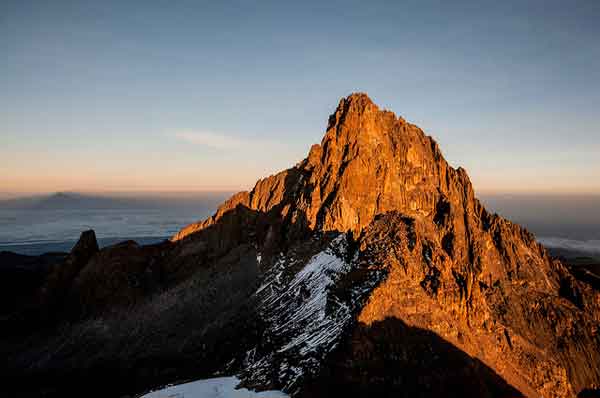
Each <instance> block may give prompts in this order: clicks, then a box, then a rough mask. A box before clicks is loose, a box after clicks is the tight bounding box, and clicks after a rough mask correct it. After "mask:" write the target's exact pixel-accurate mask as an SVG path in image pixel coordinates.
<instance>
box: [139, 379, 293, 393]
mask: <svg viewBox="0 0 600 398" xmlns="http://www.w3.org/2000/svg"><path fill="white" fill-rule="evenodd" d="M239 383H240V380H239V379H238V378H237V377H235V376H232V377H218V378H214V379H204V380H197V381H192V382H190V383H185V384H179V385H175V386H170V387H166V388H163V389H161V390H156V391H153V392H151V393H148V394H146V395H144V396H142V397H141V398H289V396H288V395H286V394H284V393H283V392H281V391H261V392H254V391H250V390H247V389H245V388H240V389H236V387H237V386H238V384H239Z"/></svg>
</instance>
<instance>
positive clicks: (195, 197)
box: [0, 192, 227, 210]
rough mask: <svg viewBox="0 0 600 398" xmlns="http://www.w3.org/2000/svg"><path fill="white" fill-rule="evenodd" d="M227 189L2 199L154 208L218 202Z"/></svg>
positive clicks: (4, 204)
mask: <svg viewBox="0 0 600 398" xmlns="http://www.w3.org/2000/svg"><path fill="white" fill-rule="evenodd" d="M226 195H227V194H226V193H223V192H204V193H202V192H201V193H197V194H188V195H182V196H181V197H178V196H176V195H172V196H169V197H162V196H159V195H152V194H139V195H137V196H134V195H131V196H123V197H116V196H109V195H106V196H105V195H92V194H83V193H78V192H56V193H53V194H51V195H39V196H28V197H21V198H16V199H8V200H2V201H0V209H20V210H77V209H81V210H91V209H154V208H164V207H165V206H169V205H172V206H178V207H182V206H183V207H194V206H198V204H199V203H202V204H203V205H206V206H210V207H213V206H216V205H217V204H218V203H220V202H221V201H222V200H223V198H224V197H226Z"/></svg>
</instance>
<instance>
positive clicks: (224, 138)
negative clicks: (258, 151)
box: [175, 130, 279, 150]
mask: <svg viewBox="0 0 600 398" xmlns="http://www.w3.org/2000/svg"><path fill="white" fill-rule="evenodd" d="M175 137H176V138H178V139H180V140H183V141H186V142H188V143H190V144H195V145H202V146H205V147H209V148H213V149H220V150H235V149H248V148H257V147H260V148H265V147H269V148H272V147H276V146H279V144H278V143H276V142H274V141H269V140H261V139H248V138H242V137H237V136H234V135H229V134H224V133H216V132H213V131H205V130H184V131H178V132H176V133H175Z"/></svg>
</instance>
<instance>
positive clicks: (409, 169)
mask: <svg viewBox="0 0 600 398" xmlns="http://www.w3.org/2000/svg"><path fill="white" fill-rule="evenodd" d="M90 239H91V236H90V234H89V233H88V234H87V235H85V236H83V237H82V242H81V244H79V245H78V246H77V247H79V249H77V247H76V249H77V250H74V251H73V253H71V255H70V256H69V257H68V258H67V260H66V261H65V263H64V264H63V265H62V268H61V266H58V267H56V268H55V269H54V270H53V271H52V272H50V275H49V277H48V278H47V281H46V283H45V284H43V286H42V288H41V289H40V292H38V293H36V296H35V297H36V298H37V300H38V302H39V305H38V306H37V307H36V309H32V310H31V311H30V313H31V314H32V315H30V316H29V318H28V319H27V321H26V322H25V321H23V322H22V321H21V318H22V317H18V319H19V322H15V325H16V326H14V329H15V330H13V331H12V332H13V333H11V334H10V338H8V337H7V338H6V339H4V341H3V342H2V343H1V344H0V355H1V356H2V357H3V358H5V360H4V362H3V363H2V365H3V366H2V367H1V369H0V370H1V371H3V373H4V374H6V375H9V376H11V380H12V384H11V383H8V387H6V386H5V387H0V388H6V389H7V390H10V391H11V393H12V394H13V395H15V391H16V392H18V393H19V394H21V395H23V396H36V393H39V391H43V393H44V394H45V395H46V396H60V395H61V394H69V393H72V392H73V391H76V388H77V386H79V385H85V384H88V383H98V381H99V380H106V379H107V378H110V379H111V380H113V382H112V383H110V385H107V384H106V383H104V384H103V383H99V384H100V385H99V387H98V389H96V390H95V391H93V392H91V394H92V395H90V396H93V395H94V394H96V395H97V396H105V395H106V394H109V393H110V394H111V395H113V396H119V395H120V394H126V393H137V392H142V391H144V390H147V389H149V388H153V387H156V386H158V385H161V384H164V383H170V382H175V381H181V380H187V379H192V378H204V377H209V376H210V375H214V374H236V375H238V376H239V377H240V378H241V380H242V382H243V384H244V385H245V386H248V387H251V388H255V389H274V388H275V389H283V390H284V391H286V392H288V393H290V394H291V395H293V396H298V397H300V396H301V397H304V396H306V397H313V396H331V395H332V394H333V393H334V392H335V393H340V392H344V393H345V395H346V396H372V395H373V394H377V395H378V396H411V397H414V396H417V397H430V396H457V397H458V396H461V397H464V396H481V397H517V396H529V397H545V398H546V397H548V398H550V397H574V396H576V395H577V394H578V393H579V392H580V391H584V390H585V391H586V393H592V394H593V393H594V391H595V390H597V389H598V388H599V387H600V366H599V365H598V364H600V337H599V335H598V324H599V323H600V294H599V293H598V291H596V290H594V289H593V288H592V287H591V286H589V285H587V284H585V283H582V282H580V281H578V280H576V279H575V278H574V277H573V276H572V275H571V274H570V273H569V271H568V270H567V268H565V266H564V265H563V264H562V263H560V262H559V261H556V260H553V259H552V258H551V257H550V256H549V255H548V254H547V253H546V250H545V249H544V248H543V247H542V246H540V245H539V244H538V243H537V242H536V241H535V239H534V237H533V236H532V235H531V234H530V233H528V232H527V231H526V230H524V229H522V228H521V227H519V226H518V225H515V224H512V223H511V222H509V221H507V220H505V219H503V218H501V217H499V216H497V215H495V214H490V213H488V212H487V211H486V210H485V208H484V207H483V206H482V205H481V204H480V202H479V201H478V200H477V199H476V198H475V194H474V191H473V188H472V186H471V183H470V181H469V178H468V176H467V174H466V172H465V171H464V170H463V169H461V168H458V169H454V168H452V167H451V166H449V165H448V163H447V162H446V161H445V160H444V158H443V156H442V154H441V152H440V150H439V148H438V146H437V144H436V143H435V141H434V140H433V139H432V138H431V137H429V136H426V135H425V134H424V133H423V132H422V131H421V130H420V129H419V128H418V127H416V126H414V125H412V124H410V123H408V122H406V121H405V120H404V119H402V118H400V117H397V116H396V115H395V114H394V113H392V112H389V111H382V110H380V109H378V107H377V106H376V105H375V104H374V103H373V102H372V101H371V100H370V99H369V98H368V97H367V96H366V95H365V94H353V95H351V96H349V97H347V98H344V99H342V100H341V101H340V103H339V106H338V108H337V110H336V111H335V113H334V114H333V115H331V117H330V119H329V122H328V126H327V131H326V134H325V136H324V138H323V140H322V142H321V144H319V145H314V146H313V147H312V148H311V149H310V152H309V154H308V156H307V158H306V159H304V160H303V161H301V162H300V163H298V164H297V165H296V166H294V167H292V168H290V169H288V170H285V171H283V172H281V173H278V174H276V175H273V176H270V177H268V178H265V179H263V180H260V181H259V182H257V184H256V186H255V187H254V189H253V190H252V191H250V192H241V193H238V194H236V195H234V196H233V197H231V198H230V199H229V200H228V201H226V202H225V203H224V204H223V205H221V207H220V208H219V209H218V210H217V212H216V213H215V215H213V216H212V217H211V218H209V219H207V220H204V221H202V222H199V223H195V224H190V225H189V226H187V227H185V228H184V229H182V230H181V231H180V232H179V233H177V234H176V235H175V236H173V238H172V239H171V240H170V241H169V242H164V243H162V244H160V245H153V246H139V245H137V244H136V243H135V242H124V243H122V244H119V245H115V246H112V247H109V248H106V249H102V250H100V251H98V250H97V247H95V246H94V242H90ZM94 241H95V238H94ZM82 248H87V249H86V250H83V249H82ZM32 322H33V323H32ZM36 322H37V323H36ZM32 324H33V325H37V326H39V328H36V329H35V330H34V331H33V332H32V331H31V329H30V327H31V325H32ZM19 328H20V329H19ZM15 331H18V333H16V332H15ZM23 334H25V335H26V336H28V337H27V338H26V339H24V338H23V337H22V335H23ZM24 381H27V383H25V382H24ZM25 384H26V385H25ZM24 385H25V386H24ZM28 389H29V390H28ZM16 395H18V394H16ZM16 395H15V396H16ZM37 395H40V394H37Z"/></svg>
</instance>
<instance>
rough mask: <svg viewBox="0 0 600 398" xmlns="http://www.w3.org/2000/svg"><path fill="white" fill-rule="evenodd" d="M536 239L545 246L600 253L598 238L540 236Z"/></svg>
mask: <svg viewBox="0 0 600 398" xmlns="http://www.w3.org/2000/svg"><path fill="white" fill-rule="evenodd" d="M538 241H539V242H540V243H541V244H543V245H544V246H546V247H552V248H558V249H568V250H576V251H580V252H585V253H590V254H597V255H600V240H574V239H566V238H556V237H540V238H538Z"/></svg>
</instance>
